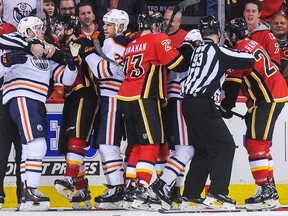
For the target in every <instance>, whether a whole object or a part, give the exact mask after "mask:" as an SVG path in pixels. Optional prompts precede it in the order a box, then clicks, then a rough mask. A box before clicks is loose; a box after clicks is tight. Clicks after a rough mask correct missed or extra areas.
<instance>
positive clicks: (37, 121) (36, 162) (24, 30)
mask: <svg viewBox="0 0 288 216" xmlns="http://www.w3.org/2000/svg"><path fill="white" fill-rule="evenodd" d="M18 33H19V34H20V35H21V36H22V37H23V38H24V39H25V40H30V41H31V40H38V41H40V42H41V41H43V42H44V33H45V25H44V23H43V21H42V20H41V19H39V18H38V17H33V16H31V17H26V18H23V19H22V20H21V21H20V22H19V25H18ZM43 46H44V45H43ZM21 52H24V51H21ZM26 56H27V58H28V60H27V62H26V63H24V64H21V65H17V64H16V65H12V66H11V67H7V68H6V70H5V75H4V83H3V104H9V106H10V115H11V117H12V119H13V121H14V122H15V123H16V124H17V127H18V130H19V133H20V137H21V142H22V148H23V150H22V162H21V168H20V172H21V181H22V183H23V191H22V195H23V197H22V200H21V204H20V206H19V210H20V211H33V210H48V209H49V208H50V199H49V198H48V197H46V196H44V195H43V194H42V193H41V192H40V191H39V190H38V187H39V185H40V179H41V173H42V160H43V158H44V156H45V153H46V149H47V144H46V137H47V130H46V127H47V126H46V125H47V123H46V108H45V101H46V97H47V93H48V86H49V79H50V77H53V78H54V79H55V80H56V81H57V82H60V83H63V84H64V85H71V84H72V83H73V82H74V80H75V78H76V75H77V69H76V67H75V65H74V59H73V57H72V54H71V53H70V51H69V50H67V51H66V55H65V59H66V63H67V66H66V67H65V66H64V65H59V64H58V63H56V62H53V61H51V60H48V59H46V58H37V57H34V56H33V55H31V53H30V52H27V54H26ZM71 59H72V60H71Z"/></svg>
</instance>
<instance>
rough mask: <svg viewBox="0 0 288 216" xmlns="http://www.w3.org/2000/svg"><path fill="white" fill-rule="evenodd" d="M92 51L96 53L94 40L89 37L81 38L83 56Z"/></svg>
mask: <svg viewBox="0 0 288 216" xmlns="http://www.w3.org/2000/svg"><path fill="white" fill-rule="evenodd" d="M91 53H96V50H95V47H94V45H93V42H92V40H89V39H88V38H83V39H82V38H81V51H80V54H81V58H82V59H85V58H86V57H87V56H88V55H90V54H91Z"/></svg>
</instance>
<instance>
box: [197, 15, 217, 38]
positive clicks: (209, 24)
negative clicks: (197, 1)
mask: <svg viewBox="0 0 288 216" xmlns="http://www.w3.org/2000/svg"><path fill="white" fill-rule="evenodd" d="M199 30H200V32H201V35H202V36H206V35H211V34H217V35H218V33H219V31H220V23H219V21H218V20H216V18H215V17H214V16H206V17H203V18H202V19H200V24H199Z"/></svg>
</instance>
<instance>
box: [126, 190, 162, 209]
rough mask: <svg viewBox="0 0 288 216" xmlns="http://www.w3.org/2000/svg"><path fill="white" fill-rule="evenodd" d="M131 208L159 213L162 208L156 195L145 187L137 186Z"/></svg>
mask: <svg viewBox="0 0 288 216" xmlns="http://www.w3.org/2000/svg"><path fill="white" fill-rule="evenodd" d="M132 198H133V203H132V204H131V207H132V208H134V209H140V210H145V211H158V209H160V208H161V201H160V200H159V199H158V198H157V197H156V195H154V194H151V193H150V192H149V190H148V189H147V188H146V187H144V186H139V185H138V186H137V187H136V189H135V191H134V193H133V195H132Z"/></svg>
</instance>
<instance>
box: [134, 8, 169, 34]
mask: <svg viewBox="0 0 288 216" xmlns="http://www.w3.org/2000/svg"><path fill="white" fill-rule="evenodd" d="M153 23H156V25H157V27H158V28H159V32H160V31H162V29H163V25H164V17H163V16H162V15H161V14H160V13H159V12H157V11H152V10H149V11H147V13H142V14H139V15H138V27H139V29H140V30H145V29H146V30H147V29H150V28H151V26H152V25H153Z"/></svg>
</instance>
